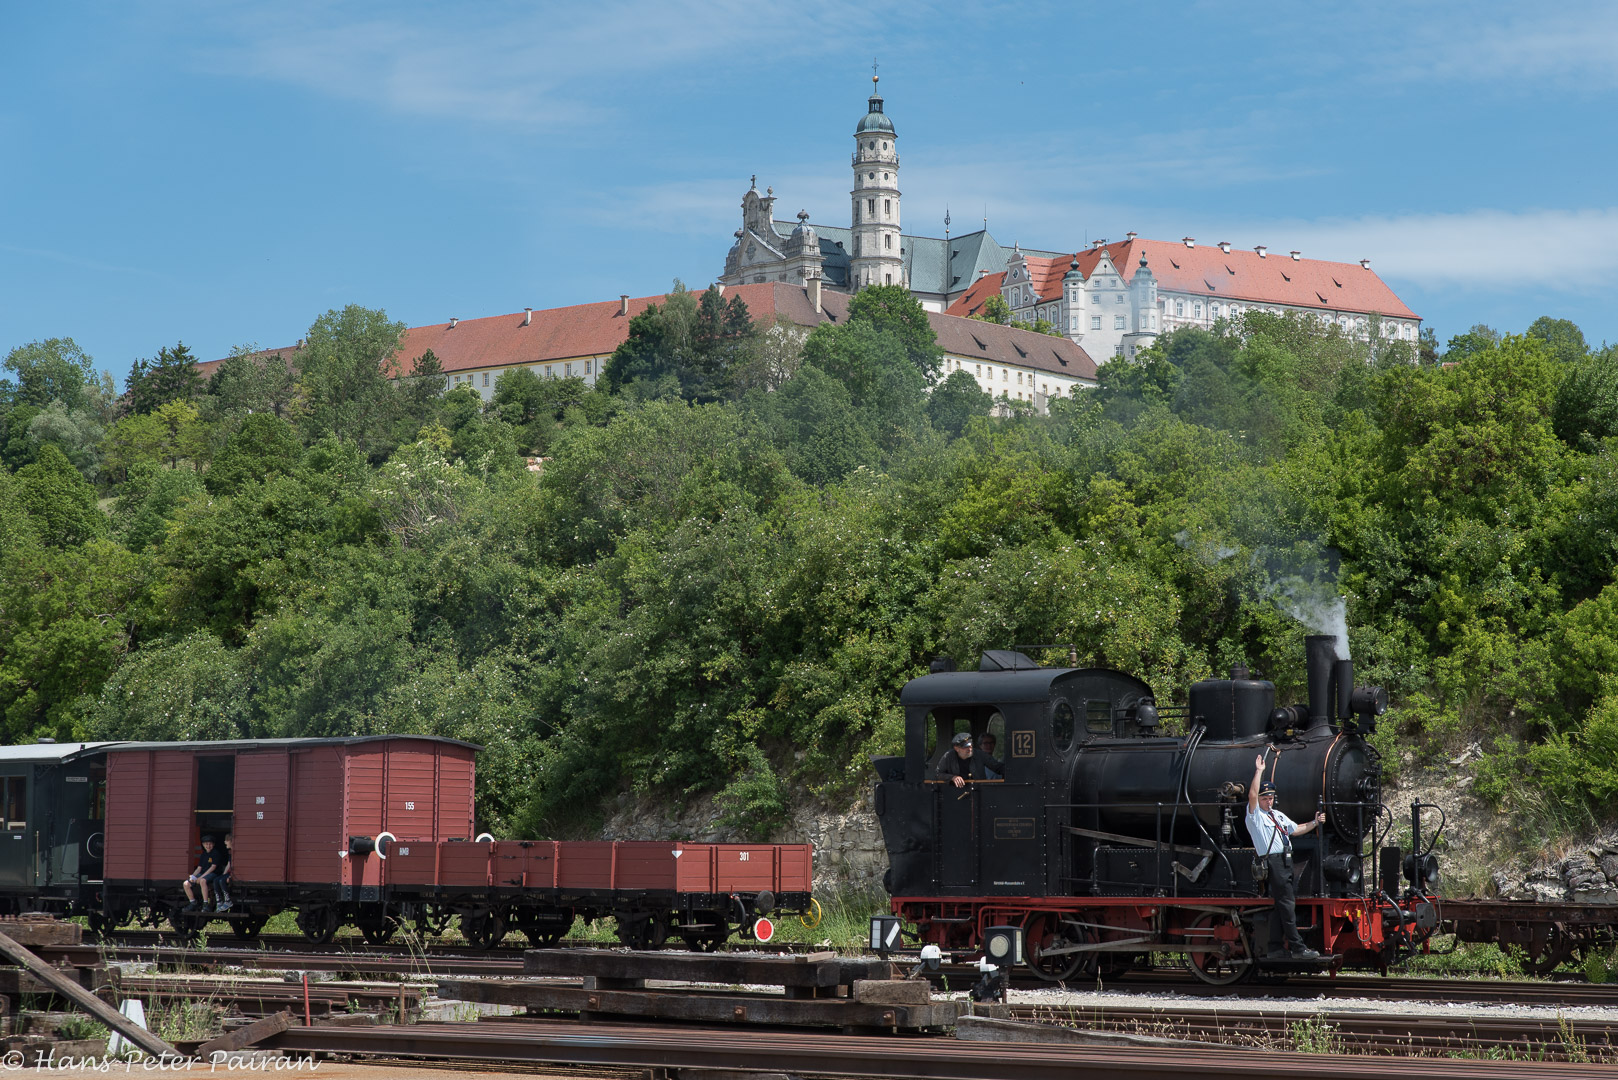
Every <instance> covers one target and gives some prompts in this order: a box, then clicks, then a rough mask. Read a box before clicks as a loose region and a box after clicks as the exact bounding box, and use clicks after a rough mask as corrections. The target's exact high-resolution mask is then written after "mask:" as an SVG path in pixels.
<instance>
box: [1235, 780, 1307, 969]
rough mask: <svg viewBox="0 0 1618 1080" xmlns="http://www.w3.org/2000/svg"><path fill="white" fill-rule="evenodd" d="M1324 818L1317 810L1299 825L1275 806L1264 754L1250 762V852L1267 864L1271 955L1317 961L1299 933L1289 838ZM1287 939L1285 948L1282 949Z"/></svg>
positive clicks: (1248, 801)
mask: <svg viewBox="0 0 1618 1080" xmlns="http://www.w3.org/2000/svg"><path fill="white" fill-rule="evenodd" d="M1325 820H1326V815H1325V814H1324V813H1316V814H1315V817H1314V820H1313V821H1309V822H1305V823H1304V824H1302V825H1299V824H1298V823H1297V822H1295V821H1293V820H1292V819H1291V818H1289V817H1287V816H1286V814H1284V813H1282V812H1281V811H1280V810H1277V809H1276V808H1275V785H1274V784H1272V783H1270V782H1269V781H1267V780H1265V779H1264V755H1263V754H1260V755H1259V756H1258V758H1257V760H1255V761H1254V763H1253V782H1252V783H1251V784H1248V785H1247V832H1248V834H1249V835H1250V836H1252V838H1253V852H1254V854H1255V855H1257V856H1258V857H1259V858H1260V859H1263V860H1264V861H1265V863H1266V864H1267V865H1268V867H1269V879H1270V900H1271V902H1272V903H1273V904H1274V905H1275V915H1274V917H1273V918H1271V919H1270V958H1271V959H1290V960H1318V959H1319V958H1320V954H1319V953H1318V952H1316V951H1315V950H1313V949H1311V948H1309V946H1307V945H1305V944H1304V943H1303V938H1302V937H1301V936H1300V935H1299V934H1298V913H1297V903H1298V895H1297V889H1296V886H1295V885H1294V883H1293V880H1292V840H1293V838H1294V837H1298V836H1303V835H1304V834H1305V833H1310V832H1313V831H1314V830H1315V829H1317V828H1318V827H1319V826H1320V825H1321V823H1322V822H1324V821H1325ZM1283 936H1284V937H1285V939H1286V951H1285V952H1283V951H1282V948H1281V940H1282V937H1283Z"/></svg>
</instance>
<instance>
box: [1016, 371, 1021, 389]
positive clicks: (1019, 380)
mask: <svg viewBox="0 0 1618 1080" xmlns="http://www.w3.org/2000/svg"><path fill="white" fill-rule="evenodd" d="M1017 385H1018V386H1021V385H1022V372H1020V371H1019V372H1017Z"/></svg>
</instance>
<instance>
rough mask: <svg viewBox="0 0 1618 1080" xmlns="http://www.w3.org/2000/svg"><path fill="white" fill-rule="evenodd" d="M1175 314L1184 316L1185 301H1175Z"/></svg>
mask: <svg viewBox="0 0 1618 1080" xmlns="http://www.w3.org/2000/svg"><path fill="white" fill-rule="evenodd" d="M1174 314H1176V315H1184V314H1185V301H1184V300H1176V301H1174Z"/></svg>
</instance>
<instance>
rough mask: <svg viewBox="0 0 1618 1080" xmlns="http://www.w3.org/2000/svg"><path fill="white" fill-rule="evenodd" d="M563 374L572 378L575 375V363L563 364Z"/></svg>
mask: <svg viewBox="0 0 1618 1080" xmlns="http://www.w3.org/2000/svg"><path fill="white" fill-rule="evenodd" d="M562 374H563V375H565V376H567V377H568V378H569V379H571V378H572V377H573V365H572V364H571V363H566V364H563V365H562Z"/></svg>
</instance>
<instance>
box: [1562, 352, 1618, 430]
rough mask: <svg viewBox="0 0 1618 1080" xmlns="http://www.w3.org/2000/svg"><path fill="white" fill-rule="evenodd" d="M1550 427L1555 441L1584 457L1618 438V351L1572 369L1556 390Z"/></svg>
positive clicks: (1591, 358) (1598, 356)
mask: <svg viewBox="0 0 1618 1080" xmlns="http://www.w3.org/2000/svg"><path fill="white" fill-rule="evenodd" d="M1551 424H1552V426H1553V428H1554V429H1555V431H1556V436H1557V438H1559V439H1561V440H1562V441H1563V442H1565V443H1567V444H1568V445H1569V446H1571V447H1574V448H1575V449H1579V450H1583V451H1585V452H1587V453H1593V452H1594V451H1595V450H1596V449H1598V448H1599V446H1600V444H1601V441H1602V440H1603V439H1610V438H1612V437H1614V436H1618V348H1606V349H1603V350H1602V351H1600V352H1598V353H1593V354H1591V355H1590V356H1588V357H1587V358H1585V359H1584V360H1581V361H1578V362H1576V363H1575V364H1574V365H1573V367H1572V369H1571V370H1570V371H1569V372H1568V373H1567V377H1566V378H1565V379H1564V380H1562V383H1561V385H1560V386H1559V387H1558V388H1557V391H1556V401H1555V403H1554V404H1553V405H1552V406H1551Z"/></svg>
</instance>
